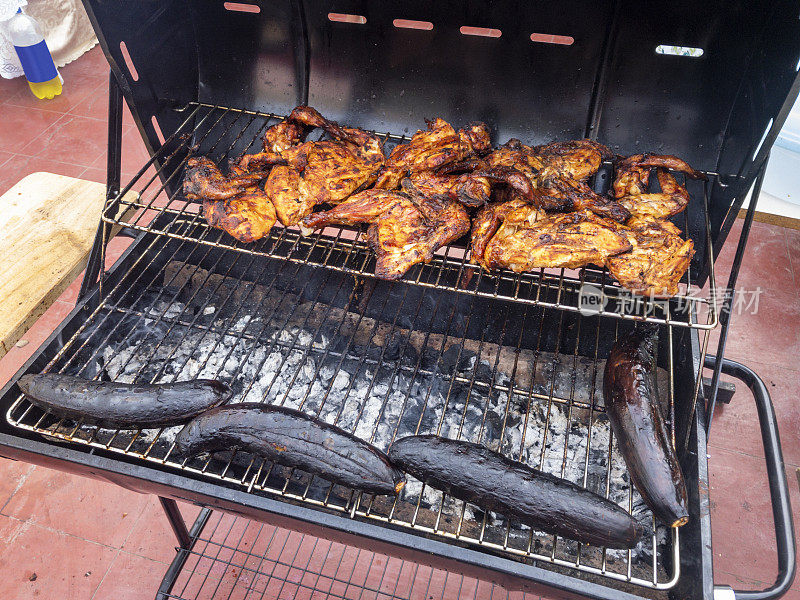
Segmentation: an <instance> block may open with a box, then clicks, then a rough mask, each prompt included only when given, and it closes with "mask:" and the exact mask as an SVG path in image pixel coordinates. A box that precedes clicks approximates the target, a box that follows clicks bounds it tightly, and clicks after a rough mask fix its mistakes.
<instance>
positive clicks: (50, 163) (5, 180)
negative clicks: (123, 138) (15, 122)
mask: <svg viewBox="0 0 800 600" xmlns="http://www.w3.org/2000/svg"><path fill="white" fill-rule="evenodd" d="M0 135H2V133H0ZM85 169H86V167H82V166H80V165H75V164H71V163H65V162H61V161H58V160H52V159H50V158H47V157H43V156H22V155H20V154H15V155H14V156H12V157H11V158H10V159H9V160H8V161H7V162H6V164H5V165H3V169H2V171H0V195H1V194H4V193H6V192H7V191H8V190H10V189H11V188H12V187H13V186H14V184H16V183H17V182H18V181H19V180H20V179H22V178H23V177H25V176H26V175H30V174H31V173H36V172H38V171H45V172H48V173H56V174H57V175H68V176H69V177H80V175H81V173H83V172H84V170H85Z"/></svg>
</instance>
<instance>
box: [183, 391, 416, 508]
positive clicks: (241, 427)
mask: <svg viewBox="0 0 800 600" xmlns="http://www.w3.org/2000/svg"><path fill="white" fill-rule="evenodd" d="M175 447H176V449H177V451H178V452H179V453H180V454H181V455H183V456H195V455H197V454H200V453H204V452H218V451H222V450H233V449H239V450H243V451H245V452H248V453H250V454H254V455H256V456H260V457H263V458H266V459H268V460H270V461H273V462H275V463H278V464H281V465H284V466H287V467H296V468H298V469H301V470H303V471H306V472H308V473H312V474H314V475H319V476H320V477H322V478H323V479H327V480H328V481H332V482H334V483H340V484H342V485H346V486H348V487H351V488H353V489H357V490H362V491H365V492H371V493H374V494H397V493H398V492H399V491H400V490H401V489H402V488H403V485H405V477H404V476H403V474H402V473H401V472H400V471H399V470H398V469H396V468H394V467H393V466H392V464H391V463H390V462H389V459H388V458H387V456H386V454H385V453H383V452H381V451H380V450H378V449H377V448H375V447H374V446H371V445H370V444H368V443H367V442H365V441H363V440H361V439H359V438H357V437H355V436H354V435H352V434H351V433H348V432H347V431H345V430H343V429H341V428H339V427H336V426H335V425H331V424H330V423H326V422H325V421H321V420H319V419H316V418H314V417H311V416H309V415H307V414H305V413H302V412H300V411H297V410H293V409H291V408H285V407H282V406H270V405H267V404H261V403H257V402H248V403H241V404H231V405H228V406H221V407H218V408H214V409H212V410H209V411H208V412H206V413H204V414H202V415H200V416H199V417H197V418H196V419H194V420H193V421H191V422H190V423H188V424H187V425H186V426H185V427H184V428H183V429H182V430H181V432H180V433H179V434H178V436H177V437H176V438H175Z"/></svg>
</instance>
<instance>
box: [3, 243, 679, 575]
mask: <svg viewBox="0 0 800 600" xmlns="http://www.w3.org/2000/svg"><path fill="white" fill-rule="evenodd" d="M119 264H120V266H119V267H118V269H117V271H114V272H112V273H111V274H110V275H109V277H108V279H107V281H106V282H105V283H104V295H103V297H102V299H101V300H100V301H99V303H98V304H97V306H96V308H94V310H93V312H92V314H91V316H90V317H89V318H88V319H86V321H85V322H83V324H82V325H81V326H80V328H79V329H78V331H77V332H76V333H75V334H74V335H72V337H71V338H70V339H68V340H66V342H65V343H64V345H63V347H62V348H61V350H60V351H59V352H58V353H57V354H56V355H55V357H54V358H53V359H52V361H51V362H50V363H49V365H47V367H46V369H45V370H47V371H51V372H62V373H69V374H74V375H80V376H82V377H85V378H93V379H111V380H114V381H120V382H168V381H176V380H186V379H191V378H196V377H211V378H214V377H215V378H219V379H222V380H224V381H226V382H228V383H230V384H231V385H232V387H233V388H234V392H235V394H234V397H235V399H236V400H237V401H258V402H267V403H272V404H280V405H285V406H290V407H293V408H298V409H300V410H303V411H305V412H307V413H309V414H313V415H317V416H319V417H321V418H323V419H325V420H327V421H329V422H331V423H336V424H338V425H339V426H340V427H343V428H344V429H347V430H349V431H351V432H353V433H355V434H356V435H357V436H359V437H361V438H363V439H366V440H368V441H370V442H371V443H373V444H375V445H376V446H378V447H380V448H382V449H386V448H387V447H388V446H389V445H390V444H391V442H392V441H393V440H395V439H398V438H400V437H403V436H405V435H410V434H415V433H438V434H440V435H444V436H448V437H451V438H457V439H465V440H469V441H474V442H481V443H483V444H485V445H487V446H489V447H491V448H493V449H496V450H499V451H501V452H503V453H505V454H506V455H508V456H510V457H512V458H514V459H518V460H522V461H524V462H527V463H528V464H530V465H532V466H534V467H536V468H539V469H542V470H544V471H547V472H550V473H553V474H555V475H558V476H560V477H564V478H566V479H569V480H571V481H573V482H576V483H578V484H579V485H583V486H585V487H587V488H589V489H591V490H592V491H595V492H597V493H600V494H602V495H604V496H606V497H609V498H611V499H612V500H613V501H615V502H617V503H618V504H620V505H622V506H624V507H625V508H626V509H628V510H629V511H631V512H632V513H633V514H634V515H635V516H636V517H637V518H639V519H641V520H642V521H643V522H644V523H645V524H647V525H649V527H650V530H651V535H650V537H649V538H647V539H646V540H644V541H643V542H641V543H640V544H639V546H637V547H636V548H634V549H633V550H630V551H621V550H608V549H604V548H597V547H591V546H587V545H582V544H578V543H576V542H573V541H571V540H564V539H561V538H558V537H555V536H552V535H548V534H545V533H543V532H538V531H534V530H531V529H530V528H528V527H526V526H523V525H520V524H518V523H515V522H511V521H509V520H507V519H505V518H504V517H503V516H502V515H496V514H492V513H488V512H485V511H482V510H481V509H480V508H479V507H476V506H472V505H470V504H466V503H464V502H461V501H458V500H455V499H453V498H451V497H449V496H446V495H443V494H442V493H441V492H438V491H436V490H433V489H431V488H429V487H426V486H424V485H423V484H422V483H420V482H418V481H416V480H414V479H411V480H410V481H409V483H408V484H407V486H406V488H405V489H404V491H403V493H402V495H401V496H400V497H399V498H398V499H392V498H388V497H374V496H371V495H366V494H359V493H355V492H353V491H352V490H349V489H345V488H342V487H340V486H332V485H330V484H328V483H326V482H324V481H321V480H320V479H319V478H314V477H310V476H308V475H306V474H301V473H298V472H294V471H290V470H287V469H283V468H281V467H279V466H275V465H272V464H270V463H265V462H263V461H261V460H259V459H255V458H253V457H251V456H248V455H244V454H242V453H228V454H219V455H215V456H214V457H212V458H195V459H192V460H189V461H184V460H180V459H178V458H176V457H175V456H174V455H173V440H174V437H175V434H176V433H177V430H178V429H179V428H174V427H173V428H169V429H162V430H158V431H155V430H144V431H112V430H108V429H98V428H96V427H91V426H87V425H83V424H82V423H75V422H71V421H65V420H59V419H57V418H55V417H53V416H52V415H50V414H48V413H45V412H43V411H41V410H40V409H38V408H36V407H34V406H32V405H31V404H30V403H29V402H28V401H27V400H26V399H25V397H24V396H22V395H20V396H19V397H18V398H17V399H16V401H15V402H14V403H13V404H12V405H11V407H10V408H9V410H8V413H7V419H8V421H9V423H11V424H12V425H14V426H16V427H19V428H22V429H25V430H28V431H32V432H37V433H40V434H44V435H46V436H49V437H51V438H53V437H55V438H58V439H61V440H67V441H70V442H73V443H76V444H81V445H84V446H89V447H93V448H100V449H104V450H108V451H111V452H114V453H120V454H124V455H126V456H127V457H130V458H131V459H134V460H141V461H146V462H153V463H157V464H159V465H163V466H166V467H168V468H172V469H175V470H178V471H184V472H189V473H192V474H195V475H196V476H198V477H203V478H206V479H208V480H211V481H224V482H226V483H227V484H230V485H235V486H239V487H243V488H245V489H246V490H248V491H249V492H251V493H254V494H265V495H268V496H270V497H279V498H281V499H283V500H285V501H287V502H290V503H296V504H301V505H306V506H311V507H314V508H316V509H318V510H325V511H332V512H336V513H339V514H344V515H349V516H350V517H351V518H353V519H358V520H365V521H369V522H373V523H384V524H387V525H388V526H391V527H395V528H397V527H399V528H402V529H406V530H412V531H415V532H418V533H419V534H421V535H426V536H431V537H434V538H437V539H441V540H448V541H450V542H451V543H456V544H459V545H464V546H467V547H471V548H475V549H482V550H485V551H488V552H492V553H495V554H498V553H499V554H501V555H503V556H506V557H508V558H511V559H514V560H518V561H525V562H528V563H532V564H536V565H538V566H548V565H552V566H553V567H559V568H561V567H563V568H566V569H567V570H569V571H570V572H572V573H573V574H578V572H581V573H584V574H590V575H591V576H593V577H595V576H596V577H599V578H601V579H604V580H607V581H618V582H627V583H630V584H633V585H636V586H643V587H646V588H651V589H653V588H655V589H666V588H669V587H672V586H673V585H674V584H675V582H676V581H677V579H678V576H679V567H678V565H679V564H680V560H679V555H678V554H679V550H678V543H677V542H678V539H677V538H678V532H677V530H666V529H664V528H662V527H658V528H655V526H654V521H653V518H652V516H651V514H650V512H649V510H648V509H647V508H646V507H645V506H644V504H643V503H642V501H641V498H640V497H639V496H638V494H637V493H636V492H635V491H634V490H633V489H632V487H631V485H630V481H629V477H628V474H627V471H626V469H625V465H624V462H623V460H622V457H621V456H620V454H619V452H618V450H617V448H616V443H615V441H614V440H613V438H612V436H611V433H610V428H609V424H608V419H607V417H606V415H605V412H604V409H603V405H602V395H601V394H600V391H599V390H600V388H601V386H602V373H603V365H604V360H603V358H604V357H605V356H607V354H608V351H609V349H610V347H611V345H612V344H613V342H614V340H615V338H616V337H617V336H618V335H619V333H620V323H622V322H621V321H619V320H616V319H609V318H603V317H597V316H582V315H580V314H579V313H569V312H565V311H557V310H552V309H548V308H545V307H539V306H531V305H529V304H524V303H515V302H511V301H504V300H499V299H496V300H488V299H483V298H480V297H477V296H470V295H463V294H457V293H452V292H449V291H447V290H438V289H433V290H431V289H424V288H422V287H420V286H416V285H412V284H407V283H403V282H394V283H390V282H382V281H377V280H375V279H372V278H362V277H354V276H352V275H350V274H347V273H343V272H340V271H334V270H329V269H316V268H313V267H309V266H307V265H304V264H301V263H296V264H287V263H286V262H284V261H280V260H274V259H267V258H264V257H256V256H255V255H248V254H242V253H239V252H235V251H232V250H225V249H221V248H216V247H212V246H207V245H198V244H194V243H191V242H190V241H189V240H170V241H169V242H168V243H164V240H163V238H159V237H158V236H150V237H148V236H145V237H144V238H142V239H140V240H139V241H138V242H137V243H136V244H135V245H134V246H133V249H132V250H129V251H128V254H127V255H126V256H125V257H123V259H122V261H121V262H120V263H119ZM673 370H674V358H673V332H672V330H671V329H669V328H666V329H664V330H663V332H662V333H661V334H660V337H659V368H658V370H657V372H658V388H659V390H660V393H661V394H662V395H663V396H662V400H663V405H664V407H665V409H667V411H668V413H669V414H670V415H671V419H670V421H671V422H674V410H675V407H674V385H675V382H674V380H673V379H674V377H673Z"/></svg>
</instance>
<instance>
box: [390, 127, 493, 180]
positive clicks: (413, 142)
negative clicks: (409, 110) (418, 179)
mask: <svg viewBox="0 0 800 600" xmlns="http://www.w3.org/2000/svg"><path fill="white" fill-rule="evenodd" d="M427 123H428V129H427V130H426V131H417V132H416V133H415V134H414V135H413V136H412V137H411V139H410V140H409V141H408V143H406V144H400V145H398V146H395V148H394V150H392V153H391V154H390V155H389V158H387V159H386V166H385V167H384V169H383V171H382V172H381V174H380V176H379V177H378V181H377V183H376V184H375V187H377V188H381V189H386V190H391V189H397V188H398V187H399V186H400V183H401V181H402V180H403V178H404V177H405V176H406V175H408V174H409V173H415V172H418V171H433V170H434V169H437V168H439V167H441V166H443V165H447V164H451V163H455V162H460V161H463V160H466V159H468V158H472V157H474V156H480V155H482V154H485V153H486V152H488V151H489V149H490V148H491V139H490V136H489V128H488V127H487V126H486V125H485V124H483V123H473V124H472V125H470V126H469V127H468V128H467V129H459V130H458V131H456V130H455V129H454V128H453V126H452V125H450V124H449V123H448V122H447V121H445V120H444V119H435V120H433V121H427Z"/></svg>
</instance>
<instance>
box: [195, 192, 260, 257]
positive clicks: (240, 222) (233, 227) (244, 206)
mask: <svg viewBox="0 0 800 600" xmlns="http://www.w3.org/2000/svg"><path fill="white" fill-rule="evenodd" d="M203 214H204V216H205V218H206V220H207V221H208V224H209V225H211V226H212V227H216V228H218V229H223V230H224V231H226V232H227V233H229V234H230V235H232V236H233V237H235V238H236V239H237V240H239V241H240V242H245V243H250V242H254V241H256V240H258V239H261V238H262V237H264V236H265V235H267V234H268V233H269V230H270V229H272V227H273V226H274V225H275V208H274V207H273V205H272V202H270V200H269V198H268V197H267V195H266V194H265V193H264V190H262V189H261V188H259V187H257V186H253V187H250V188H248V189H246V190H245V191H244V192H242V193H241V194H239V195H238V196H234V197H232V198H228V199H227V200H222V201H214V200H209V199H204V200H203Z"/></svg>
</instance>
